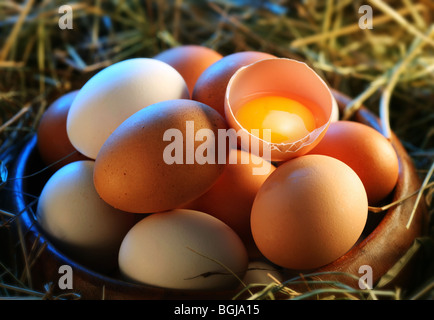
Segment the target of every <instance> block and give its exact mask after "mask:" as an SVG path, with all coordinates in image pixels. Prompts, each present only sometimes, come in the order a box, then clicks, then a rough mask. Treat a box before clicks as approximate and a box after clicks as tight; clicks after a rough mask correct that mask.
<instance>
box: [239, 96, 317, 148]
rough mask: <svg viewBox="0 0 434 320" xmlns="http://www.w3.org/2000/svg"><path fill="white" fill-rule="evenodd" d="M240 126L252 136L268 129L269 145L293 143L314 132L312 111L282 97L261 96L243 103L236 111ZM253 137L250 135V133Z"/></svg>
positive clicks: (260, 135) (261, 134) (262, 137)
mask: <svg viewBox="0 0 434 320" xmlns="http://www.w3.org/2000/svg"><path fill="white" fill-rule="evenodd" d="M235 116H236V118H237V119H238V122H239V123H240V124H241V126H242V127H243V128H244V129H246V130H247V131H249V132H250V133H252V130H259V132H258V133H259V138H261V139H264V140H268V139H266V137H265V138H264V134H263V132H264V129H269V130H271V137H270V139H269V140H270V141H268V142H271V143H282V142H295V141H297V140H299V139H301V138H303V137H304V136H306V135H307V134H309V133H310V132H311V131H313V130H314V129H315V118H314V116H313V114H312V112H311V111H310V110H309V109H308V108H307V107H306V106H304V105H303V104H302V103H300V102H298V101H297V100H294V99H291V98H286V97H282V96H262V97H259V98H255V99H252V100H250V101H248V102H247V103H245V104H243V105H242V106H241V107H240V108H239V109H238V111H237V112H236V115H235ZM252 134H253V133H252Z"/></svg>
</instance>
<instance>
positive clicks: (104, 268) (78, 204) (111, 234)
mask: <svg viewBox="0 0 434 320" xmlns="http://www.w3.org/2000/svg"><path fill="white" fill-rule="evenodd" d="M93 169H94V161H93V160H80V161H75V162H71V163H69V164H67V165H65V166H63V167H62V168H60V169H59V170H58V171H56V172H55V173H54V174H53V175H52V176H51V177H50V178H49V180H48V181H47V183H46V184H45V185H44V187H43V189H42V192H41V194H40V197H39V201H38V206H37V211H36V218H37V222H38V225H39V226H40V227H41V229H42V231H43V233H44V234H46V235H47V237H48V239H50V241H52V242H53V244H54V245H55V246H56V248H58V249H59V250H61V251H62V252H63V253H65V254H66V256H68V257H70V258H72V259H74V260H75V261H77V262H79V263H82V264H83V265H85V266H86V267H89V268H91V269H94V270H97V271H101V272H107V273H108V272H110V271H113V270H114V269H115V268H116V267H117V262H118V261H117V257H118V252H119V248H120V245H121V242H122V240H123V238H124V237H125V235H126V233H127V232H128V231H129V230H130V228H131V227H132V226H133V225H134V224H135V222H136V218H135V216H134V215H132V214H130V213H127V212H122V211H119V210H116V209H114V208H113V207H111V206H110V205H108V204H107V203H105V202H104V201H103V200H102V199H101V198H100V197H99V196H98V194H97V193H96V191H95V188H94V185H93Z"/></svg>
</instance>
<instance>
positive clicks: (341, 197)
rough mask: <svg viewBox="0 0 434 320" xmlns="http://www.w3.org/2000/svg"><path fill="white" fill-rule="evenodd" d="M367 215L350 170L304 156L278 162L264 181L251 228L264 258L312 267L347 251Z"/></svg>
mask: <svg viewBox="0 0 434 320" xmlns="http://www.w3.org/2000/svg"><path fill="white" fill-rule="evenodd" d="M367 216H368V200H367V195H366V191H365V189H364V187H363V183H362V182H361V180H360V178H359V177H358V175H357V174H356V173H355V172H354V170H352V169H351V168H350V167H349V166H348V165H346V164H345V163H343V162H342V161H340V160H337V159H335V158H332V157H329V156H324V155H304V156H300V157H298V158H294V159H291V160H288V161H287V162H285V163H284V164H282V165H281V166H278V167H277V168H276V170H275V171H274V172H273V173H272V174H271V175H270V177H268V178H267V180H266V181H265V182H264V183H263V185H262V186H261V188H260V189H259V191H258V193H257V195H256V197H255V200H254V202H253V206H252V213H251V228H252V234H253V238H254V240H255V243H256V245H257V247H258V249H259V250H260V251H261V252H262V254H263V255H264V256H265V257H266V258H267V259H268V260H270V261H271V262H273V263H275V264H276V265H279V266H281V267H284V268H288V269H295V270H311V269H314V268H318V267H321V266H323V265H326V264H328V263H330V262H332V261H334V260H336V259H338V258H339V257H341V256H342V255H344V254H345V253H346V252H347V251H349V250H350V249H351V248H352V247H353V245H354V244H355V243H356V242H357V240H358V239H359V237H360V235H361V234H362V231H363V229H364V227H365V224H366V220H367Z"/></svg>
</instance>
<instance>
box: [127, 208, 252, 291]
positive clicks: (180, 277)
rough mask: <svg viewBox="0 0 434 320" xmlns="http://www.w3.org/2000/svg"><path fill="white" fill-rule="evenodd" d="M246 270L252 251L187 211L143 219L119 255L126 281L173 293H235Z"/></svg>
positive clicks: (214, 222)
mask: <svg viewBox="0 0 434 320" xmlns="http://www.w3.org/2000/svg"><path fill="white" fill-rule="evenodd" d="M247 265H248V256H247V250H246V248H245V247H244V245H243V243H242V241H241V239H240V238H239V237H238V235H237V234H236V233H235V232H234V231H233V230H232V229H231V228H230V227H228V226H227V225H226V224H225V223H223V222H222V221H221V220H218V219H217V218H215V217H213V216H211V215H209V214H206V213H203V212H200V211H194V210H187V209H176V210H171V211H166V212H159V213H155V214H152V215H150V216H148V217H146V218H144V219H142V220H141V221H140V222H138V223H137V224H136V225H135V226H134V227H133V228H132V229H131V230H130V231H129V232H128V234H127V235H126V236H125V239H124V241H123V242H122V245H121V248H120V251H119V268H120V271H121V273H122V275H123V276H124V277H125V278H126V279H128V280H130V281H133V282H138V283H145V284H148V285H153V286H158V287H163V288H171V289H185V290H190V289H191V290H193V289H200V290H207V289H228V288H234V287H237V286H238V285H240V284H241V282H240V279H242V277H243V276H244V273H245V271H246V269H247Z"/></svg>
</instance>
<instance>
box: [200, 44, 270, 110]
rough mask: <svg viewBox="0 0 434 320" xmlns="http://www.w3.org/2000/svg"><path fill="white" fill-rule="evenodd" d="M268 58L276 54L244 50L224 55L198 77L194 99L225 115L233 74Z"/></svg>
mask: <svg viewBox="0 0 434 320" xmlns="http://www.w3.org/2000/svg"><path fill="white" fill-rule="evenodd" d="M268 58H275V56H274V55H271V54H269V53H265V52H259V51H242V52H236V53H232V54H229V55H227V56H225V57H223V58H222V59H220V60H218V61H217V62H215V63H213V64H212V65H211V66H209V67H208V68H207V69H206V70H205V71H203V73H202V74H201V76H200V77H199V79H197V82H196V85H195V87H194V90H193V94H192V99H193V100H196V101H200V102H203V103H205V104H207V105H209V106H210V107H212V108H214V109H215V110H217V111H218V112H219V113H220V114H221V115H222V116H223V117H224V116H225V110H224V104H225V92H226V87H227V85H228V83H229V80H230V78H231V77H232V75H233V74H234V73H235V72H236V71H237V70H238V69H239V68H241V67H243V66H246V65H248V64H251V63H253V62H256V61H259V60H262V59H268Z"/></svg>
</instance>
